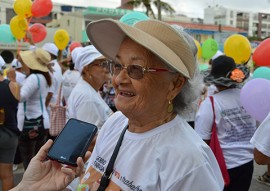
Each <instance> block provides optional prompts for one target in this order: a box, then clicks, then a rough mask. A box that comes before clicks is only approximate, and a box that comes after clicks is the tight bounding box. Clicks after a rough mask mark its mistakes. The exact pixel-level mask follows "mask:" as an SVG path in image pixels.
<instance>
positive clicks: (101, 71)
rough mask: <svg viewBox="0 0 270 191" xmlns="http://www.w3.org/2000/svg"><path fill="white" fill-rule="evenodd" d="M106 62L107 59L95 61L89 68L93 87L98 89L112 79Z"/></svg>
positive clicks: (88, 72) (88, 73)
mask: <svg viewBox="0 0 270 191" xmlns="http://www.w3.org/2000/svg"><path fill="white" fill-rule="evenodd" d="M104 62H106V60H105V59H100V60H95V61H94V62H93V63H91V64H89V65H88V66H87V67H88V68H87V75H88V76H89V77H90V78H91V85H94V86H96V87H97V88H98V89H100V88H101V87H102V85H103V84H104V83H105V82H107V81H108V80H109V79H110V72H109V69H108V67H107V68H106V67H105V66H106V65H105V64H104Z"/></svg>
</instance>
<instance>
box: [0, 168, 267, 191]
mask: <svg viewBox="0 0 270 191" xmlns="http://www.w3.org/2000/svg"><path fill="white" fill-rule="evenodd" d="M265 170H266V166H259V165H257V164H255V165H254V173H253V179H252V182H251V187H250V189H249V191H270V186H267V185H264V184H262V183H259V182H257V181H256V178H257V177H258V176H259V175H262V174H263V173H264V172H265ZM23 172H24V171H23V167H22V165H20V166H19V168H18V170H16V171H15V184H18V182H19V181H20V180H21V179H22V175H23ZM0 191H2V189H1V182H0Z"/></svg>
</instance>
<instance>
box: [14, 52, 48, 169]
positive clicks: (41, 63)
mask: <svg viewBox="0 0 270 191" xmlns="http://www.w3.org/2000/svg"><path fill="white" fill-rule="evenodd" d="M18 60H19V61H20V62H21V63H22V68H23V71H24V72H25V74H26V75H27V77H26V79H25V82H24V83H23V86H22V87H21V91H20V102H24V107H23V108H24V116H25V117H26V118H27V119H36V118H39V117H41V118H42V119H43V126H44V130H42V132H41V131H40V132H38V133H37V136H36V138H33V139H31V138H29V139H28V138H27V139H26V138H25V137H22V135H21V136H20V144H19V149H20V152H21V156H22V160H23V165H24V168H25V169H26V168H27V166H28V164H29V162H30V160H31V159H32V157H34V156H35V154H36V153H37V151H38V150H39V149H40V148H41V146H42V145H43V144H44V143H45V141H46V139H47V133H48V129H49V116H48V113H47V110H46V107H45V99H46V96H47V94H48V91H49V87H50V86H51V84H52V81H51V76H50V74H49V68H48V67H49V66H48V64H49V62H50V55H49V53H47V52H46V51H44V50H43V49H41V48H36V49H34V50H28V51H21V52H20V53H19V57H18ZM24 116H23V117H24ZM18 121H19V122H20V121H24V120H18ZM18 126H19V127H20V126H23V124H18ZM29 137H30V136H29Z"/></svg>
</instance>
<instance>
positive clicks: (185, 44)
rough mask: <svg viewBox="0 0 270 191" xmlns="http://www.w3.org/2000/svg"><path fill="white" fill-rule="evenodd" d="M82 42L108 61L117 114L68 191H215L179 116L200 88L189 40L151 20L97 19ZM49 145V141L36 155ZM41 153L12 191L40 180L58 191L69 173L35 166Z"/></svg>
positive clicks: (210, 167) (217, 178) (209, 157)
mask: <svg viewBox="0 0 270 191" xmlns="http://www.w3.org/2000/svg"><path fill="white" fill-rule="evenodd" d="M87 35H88V37H89V38H90V41H91V43H92V44H93V45H94V46H95V47H96V48H97V49H98V50H99V51H100V52H102V54H103V55H105V56H106V57H107V58H108V59H110V60H113V62H112V63H111V64H110V66H111V67H110V69H111V70H110V71H111V74H112V84H113V86H114V88H115V105H116V108H117V109H118V112H116V113H114V114H113V115H112V116H110V118H109V119H108V120H107V121H106V122H105V123H104V125H103V127H102V128H101V130H100V132H99V134H98V138H97V142H96V146H95V148H94V150H93V153H92V156H91V158H90V159H89V164H88V168H87V170H86V171H85V174H84V175H83V176H81V179H80V182H79V185H78V187H77V188H75V189H74V190H77V191H82V190H88V191H89V190H92V191H96V190H99V191H100V190H111V191H119V190H125V191H135V190H137V191H139V190H147V191H148V190H149V191H176V190H177V191H189V190H190V191H205V190H207V191H221V190H222V189H223V186H224V183H223V179H222V175H221V172H220V170H219V167H218V164H217V161H216V159H215V157H214V155H213V153H212V152H211V149H210V148H209V147H208V146H207V144H206V143H205V142H204V141H203V140H202V139H201V138H200V137H199V136H198V135H197V134H196V132H195V131H194V130H193V129H192V128H191V127H190V126H189V125H188V123H187V122H186V121H185V119H183V117H182V115H183V113H184V112H185V109H184V108H185V107H189V106H190V103H192V102H193V101H194V100H195V99H197V97H198V96H199V93H200V89H199V87H200V84H201V83H202V81H201V80H200V78H199V76H198V75H199V69H198V64H197V62H196V54H197V48H196V45H195V43H194V41H193V39H192V37H190V36H187V33H185V32H184V31H183V30H182V31H180V32H179V31H177V30H175V29H174V28H173V27H172V26H171V25H169V24H167V23H165V22H161V21H158V20H152V19H149V20H144V21H139V22H137V23H136V24H134V25H133V26H129V25H127V24H125V23H121V22H120V21H116V20H112V19H102V20H99V21H94V22H91V23H90V24H89V25H88V27H87ZM188 38H189V39H190V40H187V39H188ZM75 64H76V62H75ZM90 65H91V64H90ZM89 69H90V68H89ZM196 79H197V80H196ZM77 85H78V84H77ZM76 87H77V86H76ZM76 87H75V88H76ZM74 90H75V89H74ZM74 90H73V91H72V94H73V92H74ZM70 98H71V97H70ZM69 100H70V99H69ZM86 112H88V113H91V110H90V109H89V110H88V111H86ZM120 134H121V135H122V136H121V137H123V139H119V137H120ZM118 140H119V141H121V144H117V142H118ZM119 143H120V142H119ZM116 144H117V145H119V152H118V153H117V156H116V160H115V162H114V163H113V165H112V172H110V173H104V172H105V170H106V168H107V167H108V163H109V161H110V159H111V156H112V153H113V152H114V149H115V148H116V147H117V146H116ZM49 146H50V143H49V142H48V143H47V144H46V146H45V147H44V148H43V150H42V152H44V153H46V150H48V147H49ZM41 154H42V153H40V155H39V157H38V158H36V160H34V161H33V163H31V167H32V169H30V170H29V171H28V172H26V176H25V177H24V178H23V180H22V182H21V183H20V184H19V185H18V186H17V187H16V188H15V189H13V190H12V191H16V190H20V189H23V187H24V186H25V185H27V189H28V190H34V188H37V187H42V185H43V184H45V182H46V180H50V182H46V184H48V187H49V188H50V190H56V189H58V190H63V189H64V188H65V186H66V185H67V183H68V182H69V181H70V179H71V178H70V176H71V174H72V172H73V171H72V169H71V170H69V171H67V170H66V169H62V170H61V171H60V169H56V168H55V166H54V165H50V166H49V164H50V161H45V162H43V163H42V162H41V161H42V160H43V159H44V155H41ZM78 162H79V161H78ZM40 164H44V166H43V167H45V165H47V166H46V173H43V174H40V175H38V176H35V177H32V178H31V177H30V176H29V174H30V173H31V172H32V173H33V172H36V171H38V169H41V168H40ZM79 166H80V165H79ZM64 170H65V172H66V175H65V177H66V179H65V180H66V181H64V180H62V181H61V180H60V176H59V177H57V176H56V175H55V174H54V173H53V172H57V173H58V174H59V175H61V177H62V179H63V172H64ZM75 170H76V169H75ZM74 176H75V175H73V177H74ZM106 177H108V179H106ZM57 180H58V181H57ZM104 180H107V181H106V183H107V184H106V183H105V182H104ZM30 182H31V184H30ZM53 186H54V187H53ZM52 187H53V188H54V189H53V188H52Z"/></svg>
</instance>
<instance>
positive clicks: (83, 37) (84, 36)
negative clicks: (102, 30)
mask: <svg viewBox="0 0 270 191" xmlns="http://www.w3.org/2000/svg"><path fill="white" fill-rule="evenodd" d="M88 40H89V39H88V36H87V34H86V31H85V30H83V31H82V42H87V41H88Z"/></svg>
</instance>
